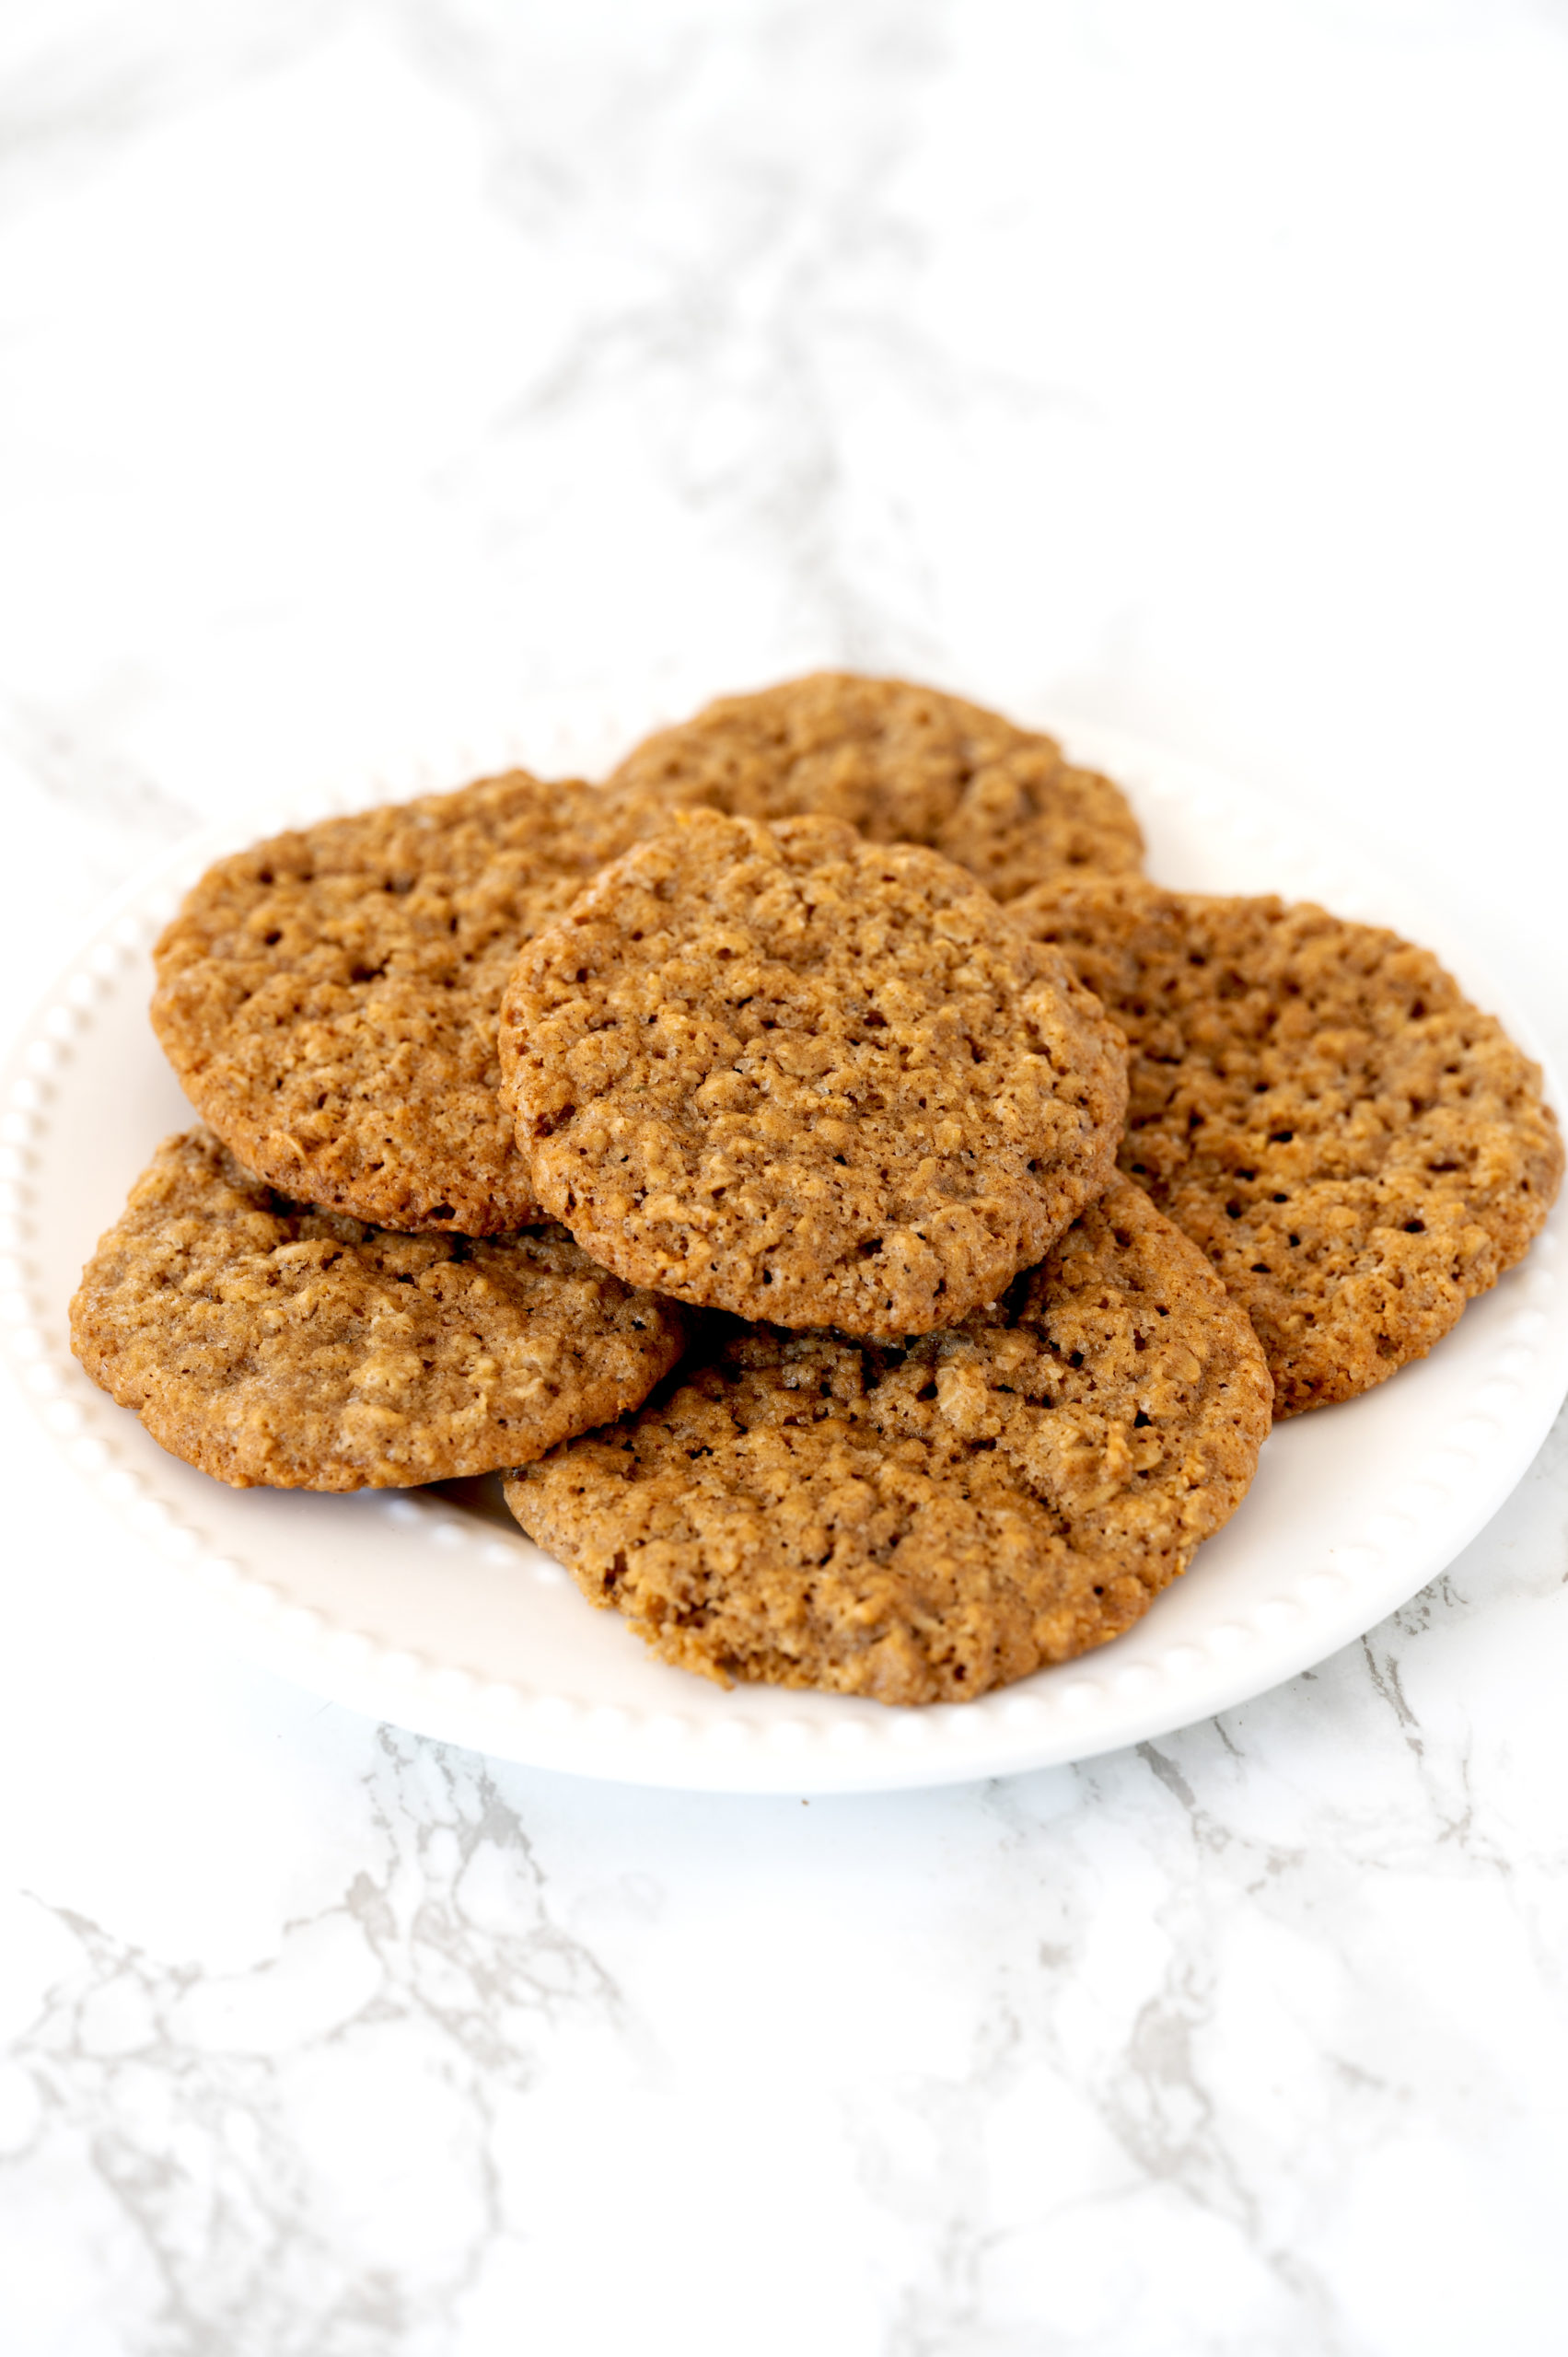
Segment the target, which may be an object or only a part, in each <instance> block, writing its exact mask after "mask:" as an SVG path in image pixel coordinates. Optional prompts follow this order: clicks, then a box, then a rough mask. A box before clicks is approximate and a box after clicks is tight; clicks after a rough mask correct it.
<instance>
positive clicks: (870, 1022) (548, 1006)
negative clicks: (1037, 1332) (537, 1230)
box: [501, 811, 1125, 1335]
mask: <svg viewBox="0 0 1568 2357" xmlns="http://www.w3.org/2000/svg"><path fill="white" fill-rule="evenodd" d="M1122 1054H1123V1050H1122V1043H1121V1037H1120V1035H1119V1034H1118V1033H1117V1031H1116V1030H1115V1028H1113V1027H1112V1026H1111V1025H1110V1024H1109V1022H1107V1020H1106V1019H1105V1017H1104V1016H1103V1015H1102V1013H1101V1011H1100V1009H1099V1007H1098V1004H1096V1002H1095V1001H1094V1000H1093V999H1092V998H1091V997H1090V996H1089V994H1088V993H1087V992H1086V991H1084V990H1082V989H1080V988H1079V987H1078V985H1077V984H1076V983H1075V982H1074V981H1073V980H1072V977H1071V974H1070V972H1069V970H1068V968H1067V966H1066V963H1065V961H1064V960H1063V958H1060V957H1059V956H1058V955H1057V954H1056V953H1055V952H1054V951H1048V950H1045V951H1042V950H1040V949H1037V948H1036V947H1035V946H1034V945H1033V944H1032V943H1029V942H1028V941H1026V940H1025V938H1024V936H1023V935H1022V933H1021V932H1020V930H1019V929H1018V927H1017V926H1016V925H1015V924H1013V923H1010V922H1009V921H1008V919H1007V917H1006V916H1005V914H1004V913H1003V911H1001V910H1000V909H999V908H998V907H997V905H996V903H995V901H994V900H992V898H991V896H990V894H989V893H987V892H985V891H983V890H982V889H981V887H980V886H979V885H977V884H976V882H975V881H974V878H973V877H970V876H969V875H967V874H966V873H965V871H964V870H963V869H962V868H959V867H956V866H954V865H953V864H952V862H951V861H949V860H946V859H943V858H941V857H940V856H939V855H938V854H937V853H935V852H931V851H926V850H923V849H922V848H921V847H919V846H918V845H915V844H912V843H893V844H874V843H867V842H865V840H864V839H863V838H862V837H861V836H859V835H857V834H856V833H855V831H854V829H853V828H852V827H849V826H847V825H845V824H844V823H843V822H842V820H839V819H784V820H781V821H780V822H778V823H777V824H776V825H773V826H771V827H770V826H764V825H762V824H761V822H759V821H758V820H756V819H726V818H722V817H720V816H719V815H718V814H717V813H716V812H714V811H689V812H685V813H682V814H680V815H679V816H678V817H677V818H676V819H674V820H673V821H672V822H671V824H670V826H669V828H668V830H667V831H666V832H664V833H663V834H660V835H657V836H656V837H654V838H653V839H652V840H651V841H650V842H645V843H643V844H640V845H638V846H637V847H636V848H635V849H634V850H633V851H631V852H628V853H626V854H625V855H624V857H623V858H621V859H620V860H618V861H617V862H615V864H614V865H611V866H610V867H608V868H606V869H605V870H604V871H603V873H602V874H601V875H600V876H598V877H597V878H596V879H595V881H594V882H593V883H592V884H591V885H590V886H589V887H588V888H587V891H586V892H585V893H584V894H583V896H582V898H581V899H580V900H578V901H577V902H576V904H575V907H574V908H573V909H572V911H571V912H570V914H569V915H567V916H566V917H565V918H563V920H562V922H561V923H559V924H556V925H552V927H551V928H550V929H549V930H548V931H547V932H544V933H541V934H540V935H539V936H538V938H537V939H536V940H535V941H533V942H532V943H530V944H529V946H528V948H527V949H526V950H525V951H524V953H523V955H522V957H521V958H519V960H518V963H517V972H516V974H515V975H514V977H513V979H512V981H511V983H510V985H509V987H508V989H507V992H506V995H505V1000H504V1002H503V1005H502V1015H501V1064H502V1072H503V1076H504V1086H505V1094H506V1096H507V1097H508V1099H509V1101H510V1102H511V1103H512V1104H513V1106H514V1107H515V1109H516V1112H517V1137H518V1143H519V1145H520V1146H521V1148H522V1149H523V1151H524V1152H525V1153H526V1154H527V1155H528V1158H529V1164H530V1167H531V1172H532V1179H533V1185H534V1188H535V1190H536V1191H537V1193H538V1196H539V1200H540V1202H541V1203H542V1204H543V1205H544V1207H545V1209H546V1210H547V1211H548V1212H549V1213H551V1215H552V1217H554V1218H557V1219H560V1220H561V1221H563V1224H564V1225H566V1226H568V1227H569V1228H570V1229H571V1230H572V1233H573V1234H574V1236H575V1237H576V1238H577V1240H578V1242H579V1243H580V1244H582V1245H583V1246H584V1248H585V1249H587V1251H589V1252H591V1253H592V1254H593V1255H594V1258H595V1259H596V1260H602V1261H603V1262H604V1264H605V1266H606V1267H607V1268H611V1269H614V1270H615V1271H616V1272H617V1273H618V1274H619V1275H621V1276H623V1277H625V1278H626V1280H627V1281H628V1283H633V1284H650V1285H655V1286H656V1287H657V1288H658V1289H659V1290H660V1291H661V1292H664V1293H670V1294H674V1295H678V1296H679V1298H681V1299H682V1300H686V1301H691V1302H695V1303H698V1304H702V1305H705V1306H712V1307H715V1308H722V1309H729V1310H733V1311H735V1312H736V1313H737V1314H738V1316H740V1317H743V1318H768V1319H769V1320H770V1321H771V1322H772V1323H773V1324H775V1325H780V1326H792V1327H794V1326H839V1327H842V1328H843V1329H845V1330H846V1331H848V1332H850V1333H855V1334H882V1335H888V1334H906V1333H922V1332H925V1331H926V1330H928V1329H931V1328H933V1327H935V1326H948V1325H952V1324H954V1323H956V1322H957V1321H958V1319H959V1318H964V1317H967V1316H968V1315H969V1313H970V1310H971V1309H974V1308H977V1307H978V1306H980V1305H981V1303H983V1302H988V1301H993V1300H994V1299H995V1297H996V1295H998V1294H999V1293H1000V1292H1001V1291H1002V1290H1003V1288H1004V1286H1005V1285H1006V1284H1007V1283H1009V1281H1010V1280H1011V1279H1012V1278H1013V1277H1014V1276H1015V1275H1016V1272H1017V1271H1018V1270H1019V1269H1021V1268H1027V1267H1028V1266H1029V1265H1030V1264H1031V1263H1032V1262H1033V1261H1035V1260H1039V1258H1040V1255H1041V1253H1042V1252H1044V1251H1045V1249H1046V1248H1047V1247H1048V1246H1049V1245H1050V1244H1051V1242H1052V1241H1053V1240H1054V1238H1055V1237H1057V1236H1059V1235H1060V1234H1061V1233H1062V1231H1063V1228H1064V1227H1066V1226H1067V1225H1068V1224H1069V1222H1070V1221H1072V1220H1073V1219H1074V1218H1075V1217H1076V1215H1077V1213H1079V1212H1080V1211H1081V1210H1082V1209H1083V1207H1084V1205H1085V1204H1086V1203H1087V1202H1092V1201H1093V1199H1094V1197H1095V1196H1096V1195H1098V1193H1099V1192H1100V1190H1101V1189H1102V1188H1103V1187H1104V1186H1105V1184H1106V1182H1107V1180H1108V1179H1109V1175H1110V1172H1111V1169H1112V1167H1113V1166H1114V1162H1115V1155H1116V1141H1117V1138H1118V1135H1119V1134H1120V1131H1121V1117H1122V1109H1123V1103H1124V1097H1123V1090H1124V1086H1125V1083H1124V1076H1123V1072H1122Z"/></svg>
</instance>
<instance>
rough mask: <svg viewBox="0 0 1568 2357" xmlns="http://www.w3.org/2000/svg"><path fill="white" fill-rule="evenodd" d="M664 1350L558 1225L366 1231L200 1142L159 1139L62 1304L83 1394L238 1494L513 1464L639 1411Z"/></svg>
mask: <svg viewBox="0 0 1568 2357" xmlns="http://www.w3.org/2000/svg"><path fill="white" fill-rule="evenodd" d="M682 1338H683V1337H682V1326H681V1321H680V1317H679V1312H678V1311H676V1310H675V1309H674V1308H673V1307H672V1306H671V1305H670V1304H668V1303H667V1302H659V1301H656V1300H654V1299H653V1298H652V1296H651V1295H647V1294H639V1293H634V1292H633V1291H631V1290H630V1289H629V1288H628V1287H627V1286H625V1285H623V1284H621V1283H620V1282H619V1280H618V1279H616V1278H614V1277H612V1276H610V1275H609V1274H608V1273H607V1272H606V1271H604V1270H603V1269H598V1268H596V1267H595V1266H594V1265H593V1263H592V1262H591V1261H590V1260H588V1259H587V1256H586V1255H585V1254H584V1253H582V1252H581V1251H579V1249H578V1248H577V1247H576V1245H575V1244H574V1243H573V1241H572V1239H571V1237H569V1236H566V1235H564V1234H563V1232H562V1230H561V1229H560V1228H557V1227H540V1228H535V1229H532V1230H529V1231H526V1232H525V1233H523V1234H521V1235H517V1236H514V1237H505V1238H503V1237H495V1238H491V1239H488V1240H480V1241H474V1240H470V1238H468V1237H458V1236H407V1235H398V1234H395V1233H391V1232H389V1231H388V1230H385V1229H379V1228H374V1227H366V1226H365V1225H363V1224H362V1223H361V1222H359V1221H357V1220H351V1219H346V1218H344V1217H343V1216H342V1215H341V1214H339V1213H330V1212H320V1211H313V1210H311V1209H309V1208H308V1206H306V1205H304V1204H301V1203H296V1202H288V1201H287V1200H286V1199H285V1198H284V1197H282V1196H280V1195H278V1194H276V1193H275V1192H274V1191H273V1189H271V1188H270V1187H268V1186H267V1185H266V1184H265V1182H264V1181H263V1180H261V1179H258V1178H257V1177H256V1176H255V1175H254V1174H253V1173H252V1172H250V1171H248V1170H246V1169H244V1168H242V1167H241V1166H240V1165H239V1164H238V1163H237V1162H236V1161H235V1159H234V1157H233V1156H232V1155H230V1154H228V1153H227V1152H226V1149H225V1148H224V1147H223V1146H222V1145H221V1144H219V1142H218V1140H217V1139H216V1138H215V1137H214V1136H213V1135H212V1133H211V1132H208V1131H205V1130H195V1131H192V1132H189V1133H187V1134H186V1135H184V1136H182V1137H176V1138H170V1139H169V1140H168V1142H167V1143H166V1144H164V1145H163V1146H162V1147H160V1148H159V1150H158V1153H157V1155H156V1156H155V1157H154V1159H153V1161H152V1163H151V1165H150V1166H149V1167H148V1168H147V1169H146V1171H145V1172H144V1174H143V1176H142V1177H141V1179H138V1180H137V1182H136V1185H135V1187H134V1190H132V1194H131V1198H130V1201H129V1202H128V1203H127V1205H126V1208H125V1211H124V1213H123V1215H122V1217H121V1218H120V1219H119V1220H118V1221H117V1222H116V1224H115V1225H114V1226H113V1227H111V1228H110V1230H109V1232H108V1234H107V1235H106V1236H105V1237H103V1238H102V1239H101V1241H100V1242H99V1247H98V1249H97V1251H96V1252H95V1253H94V1255H93V1257H92V1259H91V1260H90V1261H89V1262H88V1263H87V1268H86V1270H85V1271H83V1275H82V1283H81V1286H80V1289H79V1290H78V1292H77V1294H76V1295H75V1299H74V1301H73V1302H72V1304H71V1347H72V1349H73V1350H74V1351H75V1353H76V1356H77V1357H78V1358H79V1359H80V1360H81V1362H82V1364H83V1365H84V1366H85V1367H86V1368H87V1373H88V1374H89V1375H90V1376H92V1377H93V1379H94V1381H95V1382H96V1383H99V1384H101V1385H102V1387H103V1388H104V1389H105V1390H106V1391H108V1392H110V1394H111V1395H112V1397H113V1398H114V1399H117V1400H118V1401H119V1402H120V1404H121V1406H122V1407H124V1408H134V1409H135V1410H136V1411H137V1413H138V1414H139V1415H140V1417H141V1419H142V1422H144V1423H145V1426H146V1428H147V1430H148V1431H149V1432H150V1433H151V1434H152V1435H153V1437H154V1439H155V1440H157V1441H158V1442H159V1443H160V1444H161V1445H162V1446H163V1447H165V1448H167V1449H169V1450H171V1451H172V1453H173V1454H174V1455H175V1456H176V1457H184V1459H185V1460H186V1462H187V1463H188V1464H191V1465H195V1466H199V1467H200V1469H201V1470H202V1471H203V1473H211V1474H215V1476H216V1478H217V1479H218V1480H220V1481H227V1482H229V1483H231V1484H232V1485H233V1486H234V1487H235V1488H237V1489H247V1488H250V1487H251V1486H252V1485H253V1484H255V1483H257V1482H265V1483H268V1484H270V1485H272V1486H273V1487H275V1488H279V1489H303V1490H358V1489H366V1488H377V1489H378V1488H389V1487H390V1488H398V1487H401V1486H403V1485H406V1484H409V1483H412V1482H417V1481H436V1480H446V1479H450V1478H454V1477H456V1476H459V1475H462V1474H469V1473H482V1472H487V1471H490V1470H492V1469H494V1468H495V1467H497V1466H501V1465H509V1464H513V1463H515V1462H518V1461H521V1460H522V1459H524V1458H526V1457H533V1456H537V1455H539V1454H540V1453H541V1452H542V1451H543V1450H545V1449H547V1448H550V1447H552V1446H554V1445H555V1443H556V1442H558V1441H560V1440H562V1439H563V1438H564V1437H565V1436H566V1435H567V1434H571V1433H576V1432H582V1431H585V1430H586V1429H587V1427H588V1426H589V1425H591V1424H594V1423H597V1422H600V1421H602V1419H603V1418H604V1417H605V1416H607V1415H619V1414H621V1413H622V1412H623V1411H624V1410H625V1409H627V1408H629V1407H633V1406H634V1405H635V1404H636V1403H637V1402H638V1401H639V1400H641V1399H645V1397H646V1395H647V1393H648V1391H649V1390H650V1389H651V1387H653V1385H654V1384H655V1383H656V1382H657V1381H658V1379H659V1377H660V1376H662V1375H664V1374H666V1373H667V1372H668V1369H669V1368H670V1367H671V1366H673V1365H674V1364H675V1361H676V1359H677V1357H678V1356H679V1352H680V1348H681V1343H682Z"/></svg>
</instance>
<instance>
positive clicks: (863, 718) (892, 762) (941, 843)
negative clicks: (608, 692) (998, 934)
mask: <svg viewBox="0 0 1568 2357" xmlns="http://www.w3.org/2000/svg"><path fill="white" fill-rule="evenodd" d="M607 791H608V792H610V794H621V795H630V796H632V797H633V800H634V801H635V802H636V803H637V804H638V805H639V806H643V805H645V804H647V803H649V802H652V803H654V804H655V805H656V804H657V803H659V802H660V801H663V802H665V803H668V804H679V805H680V806H682V807H689V808H691V807H702V808H706V809H710V810H721V811H725V812H726V813H728V814H729V815H730V816H732V817H737V818H746V819H788V818H795V817H797V816H800V815H802V814H804V813H807V812H818V813H820V814H821V815H822V816H824V817H826V818H831V819H845V820H847V821H848V823H849V824H850V825H851V826H853V827H857V828H858V829H859V830H860V831H861V832H862V833H863V834H865V835H866V836H868V837H870V839H871V840H872V841H873V842H916V843H926V844H928V845H929V846H930V847H931V848H932V849H933V850H934V851H939V852H943V853H946V854H947V857H948V858H949V859H954V860H957V861H958V865H960V866H961V867H967V868H968V869H969V870H970V873H971V874H973V875H975V876H978V877H980V878H981V882H982V883H983V884H985V885H986V887H987V888H988V889H989V890H990V891H992V892H993V893H994V894H995V896H996V898H997V899H998V900H1009V899H1011V898H1012V896H1013V895H1014V894H1015V893H1017V892H1022V891H1025V890H1027V889H1028V887H1029V886H1030V885H1032V884H1038V883H1040V882H1041V881H1042V880H1043V879H1044V878H1045V877H1050V876H1054V875H1057V874H1059V873H1061V872H1062V871H1063V870H1072V869H1075V868H1081V867H1092V868H1099V869H1105V870H1108V871H1120V870H1124V869H1132V870H1136V869H1137V868H1139V867H1140V866H1141V865H1142V863H1143V838H1142V836H1141V835H1140V833H1139V830H1138V823H1137V820H1136V819H1134V818H1133V816H1132V811H1131V810H1130V809H1129V807H1128V806H1127V802H1126V799H1125V797H1124V796H1123V795H1122V794H1121V790H1120V789H1119V788H1118V787H1117V786H1115V785H1113V784H1111V782H1110V780H1109V778H1105V777H1101V776H1099V775H1098V772H1095V771H1093V770H1085V769H1078V768H1075V767H1074V765H1073V763H1072V762H1070V761H1067V760H1066V759H1065V757H1064V756H1063V751H1062V748H1061V747H1060V745H1058V744H1057V743H1056V741H1055V739H1054V738H1053V737H1044V736H1040V734H1038V733H1037V732H1032V731H1030V730H1028V729H1024V728H1016V727H1014V726H1013V724H1012V723H1011V721H1007V720H1004V719H1003V718H1002V717H1001V715H1000V714H997V713H994V712H986V711H984V710H982V709H981V706H980V705H979V704H973V703H966V702H963V701H962V699H961V698H959V697H958V696H949V695H943V694H941V693H939V692H938V691H937V690H936V689H935V688H922V687H915V686H912V685H911V684H910V683H909V682H908V681H906V680H903V679H865V678H863V677H861V676H860V675H859V674H857V673H854V672H846V671H819V672H816V673H814V674H812V675H811V676H810V677H809V678H807V679H791V680H786V681H785V682H784V685H783V686H781V687H776V688H767V689H764V690H763V691H761V693H760V694H757V695H749V696H726V697H725V698H723V699H722V700H721V701H720V702H717V703H711V704H709V705H708V706H707V707H706V709H705V710H704V711H703V712H700V713H699V714H697V716H696V718H695V719H694V720H689V721H687V722H685V723H684V724H683V725H682V726H679V727H677V728H667V729H663V730H661V731H660V733H659V734H658V735H657V736H655V737H648V738H647V739H646V741H645V743H643V744H641V745H639V746H638V747H637V749H636V750H635V751H634V752H633V753H632V754H630V755H629V756H628V758H627V759H626V760H625V761H623V762H622V763H621V767H620V768H619V769H618V770H617V771H616V772H615V773H614V775H613V776H612V777H611V778H610V782H609V785H608V788H607ZM647 823H648V821H647V819H646V817H645V816H643V817H641V818H640V819H639V820H638V826H639V830H642V828H643V827H645V825H646V824H647Z"/></svg>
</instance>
